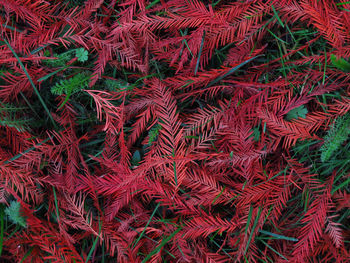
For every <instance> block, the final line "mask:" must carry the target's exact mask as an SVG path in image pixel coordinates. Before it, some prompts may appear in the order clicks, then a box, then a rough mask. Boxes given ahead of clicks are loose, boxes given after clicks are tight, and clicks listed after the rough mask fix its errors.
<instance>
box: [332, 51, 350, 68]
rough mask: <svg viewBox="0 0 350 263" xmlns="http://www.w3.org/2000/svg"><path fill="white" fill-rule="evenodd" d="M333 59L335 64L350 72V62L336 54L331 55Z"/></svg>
mask: <svg viewBox="0 0 350 263" xmlns="http://www.w3.org/2000/svg"><path fill="white" fill-rule="evenodd" d="M331 61H332V64H333V66H335V67H336V68H337V69H340V70H342V71H345V72H350V63H349V62H348V61H346V60H345V59H343V58H337V56H336V55H334V54H332V55H331Z"/></svg>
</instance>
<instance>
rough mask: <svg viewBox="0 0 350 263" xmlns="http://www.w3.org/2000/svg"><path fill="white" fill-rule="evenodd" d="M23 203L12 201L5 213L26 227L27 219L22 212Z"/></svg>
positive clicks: (16, 222) (15, 222)
mask: <svg viewBox="0 0 350 263" xmlns="http://www.w3.org/2000/svg"><path fill="white" fill-rule="evenodd" d="M20 209H21V204H20V203H19V202H17V201H12V202H11V203H10V206H9V207H7V208H6V209H5V214H6V215H7V216H8V218H9V219H10V220H11V221H12V222H13V223H14V224H17V225H20V226H22V227H26V225H27V224H26V220H25V218H24V217H23V216H22V215H21V212H20Z"/></svg>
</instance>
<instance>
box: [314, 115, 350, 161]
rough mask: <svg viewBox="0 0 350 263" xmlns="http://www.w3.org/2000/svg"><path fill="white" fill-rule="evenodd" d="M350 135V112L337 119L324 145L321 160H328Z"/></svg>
mask: <svg viewBox="0 0 350 263" xmlns="http://www.w3.org/2000/svg"><path fill="white" fill-rule="evenodd" d="M349 135H350V114H346V115H344V116H342V117H339V118H337V119H336V120H335V122H334V123H333V125H332V126H331V128H330V130H329V131H328V133H327V135H326V136H325V138H324V144H323V145H322V147H321V149H320V151H321V161H322V162H326V161H328V160H329V159H330V158H331V156H332V155H333V154H334V153H335V152H336V151H337V150H338V149H339V147H340V146H341V145H342V144H343V143H344V142H345V141H346V140H347V139H348V137H349Z"/></svg>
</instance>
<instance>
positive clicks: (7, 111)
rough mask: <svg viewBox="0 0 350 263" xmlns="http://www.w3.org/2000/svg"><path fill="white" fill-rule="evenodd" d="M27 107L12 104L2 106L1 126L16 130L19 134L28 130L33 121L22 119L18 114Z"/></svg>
mask: <svg viewBox="0 0 350 263" xmlns="http://www.w3.org/2000/svg"><path fill="white" fill-rule="evenodd" d="M25 109H26V108H25V107H15V106H13V105H11V104H7V103H6V104H0V126H4V127H11V128H16V129H17V130H18V131H19V132H22V131H24V130H26V129H27V128H28V127H29V124H30V122H31V120H32V119H28V118H20V117H19V116H18V113H21V112H23V111H24V110H25Z"/></svg>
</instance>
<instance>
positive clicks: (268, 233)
mask: <svg viewBox="0 0 350 263" xmlns="http://www.w3.org/2000/svg"><path fill="white" fill-rule="evenodd" d="M259 232H260V233H261V234H265V235H269V236H272V237H275V238H276V239H284V240H288V241H295V242H298V241H299V240H298V239H297V238H294V237H286V236H283V235H278V234H275V233H271V232H269V231H265V230H259Z"/></svg>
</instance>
